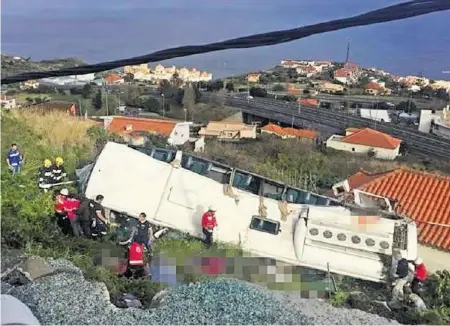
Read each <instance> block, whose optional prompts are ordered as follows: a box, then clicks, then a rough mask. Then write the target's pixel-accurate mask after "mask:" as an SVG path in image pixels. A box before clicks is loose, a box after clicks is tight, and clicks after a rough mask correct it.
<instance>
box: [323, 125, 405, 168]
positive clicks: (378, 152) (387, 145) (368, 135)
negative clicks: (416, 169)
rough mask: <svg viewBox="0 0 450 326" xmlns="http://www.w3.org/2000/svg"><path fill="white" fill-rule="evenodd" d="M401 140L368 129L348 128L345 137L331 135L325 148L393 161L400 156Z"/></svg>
mask: <svg viewBox="0 0 450 326" xmlns="http://www.w3.org/2000/svg"><path fill="white" fill-rule="evenodd" d="M401 142H402V141H401V140H400V139H397V138H394V137H392V136H390V135H388V134H385V133H382V132H379V131H376V130H373V129H370V128H364V129H357V128H348V129H347V130H346V135H345V136H341V135H333V136H331V137H330V138H328V140H327V147H328V148H334V149H337V150H339V151H346V152H351V153H358V154H369V152H372V153H373V155H374V157H376V158H379V159H384V160H393V159H395V158H396V157H397V156H399V155H400V144H401Z"/></svg>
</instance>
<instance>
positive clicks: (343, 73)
mask: <svg viewBox="0 0 450 326" xmlns="http://www.w3.org/2000/svg"><path fill="white" fill-rule="evenodd" d="M350 73H351V70H349V69H345V68H341V69H338V70H336V71H335V72H334V77H348V75H349V74H350Z"/></svg>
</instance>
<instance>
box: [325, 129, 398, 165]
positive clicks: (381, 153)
mask: <svg viewBox="0 0 450 326" xmlns="http://www.w3.org/2000/svg"><path fill="white" fill-rule="evenodd" d="M327 147H329V148H334V149H337V150H339V151H346V152H350V153H358V154H365V153H368V152H369V150H371V149H373V150H374V152H375V157H376V158H379V159H383V160H394V159H395V158H396V157H397V156H398V155H399V151H400V146H398V147H397V148H396V149H387V148H374V147H370V146H365V145H358V144H348V143H345V142H342V141H340V140H339V139H338V138H336V137H335V135H333V136H331V137H330V138H329V139H328V140H327Z"/></svg>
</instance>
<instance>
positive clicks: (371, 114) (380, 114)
mask: <svg viewBox="0 0 450 326" xmlns="http://www.w3.org/2000/svg"><path fill="white" fill-rule="evenodd" d="M360 115H361V118H365V119H370V120H375V121H379V122H391V118H390V117H389V111H388V110H380V109H378V110H377V109H360Z"/></svg>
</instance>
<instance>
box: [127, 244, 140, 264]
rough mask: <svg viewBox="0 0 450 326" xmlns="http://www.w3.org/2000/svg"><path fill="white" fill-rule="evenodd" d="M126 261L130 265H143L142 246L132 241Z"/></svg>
mask: <svg viewBox="0 0 450 326" xmlns="http://www.w3.org/2000/svg"><path fill="white" fill-rule="evenodd" d="M128 263H129V264H130V265H131V266H143V265H144V246H143V245H141V244H139V243H137V242H133V243H132V244H131V246H130V249H129V253H128Z"/></svg>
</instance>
